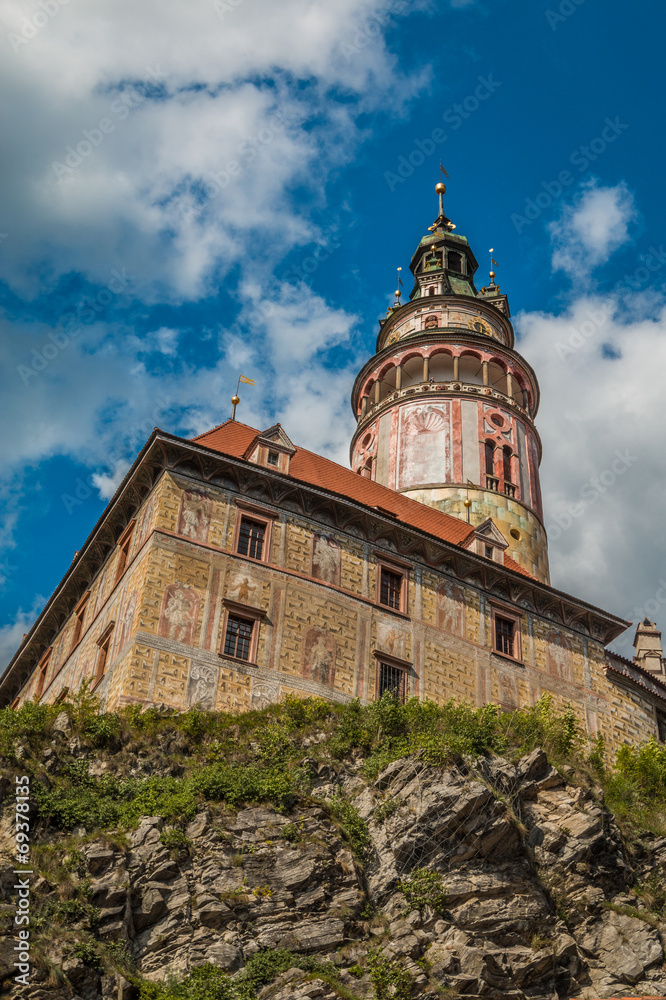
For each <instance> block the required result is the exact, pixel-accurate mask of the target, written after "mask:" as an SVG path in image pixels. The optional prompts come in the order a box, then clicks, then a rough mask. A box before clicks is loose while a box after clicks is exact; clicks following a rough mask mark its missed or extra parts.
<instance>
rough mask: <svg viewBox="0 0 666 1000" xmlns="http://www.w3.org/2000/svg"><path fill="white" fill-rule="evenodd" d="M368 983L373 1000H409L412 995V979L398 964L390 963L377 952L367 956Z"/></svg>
mask: <svg viewBox="0 0 666 1000" xmlns="http://www.w3.org/2000/svg"><path fill="white" fill-rule="evenodd" d="M368 968H369V969H370V982H371V983H372V986H373V989H374V991H375V1000H409V998H410V997H411V995H412V977H411V976H410V975H409V973H408V972H407V970H406V969H403V967H402V966H401V965H400V963H399V962H396V961H391V960H390V959H388V958H386V957H385V956H384V955H382V954H381V953H380V952H378V951H371V952H370V953H369V955H368Z"/></svg>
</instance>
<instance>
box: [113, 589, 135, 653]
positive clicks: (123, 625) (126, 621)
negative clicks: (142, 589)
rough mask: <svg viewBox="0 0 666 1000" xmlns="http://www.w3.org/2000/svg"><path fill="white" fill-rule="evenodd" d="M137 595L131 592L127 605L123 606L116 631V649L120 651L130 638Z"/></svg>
mask: <svg viewBox="0 0 666 1000" xmlns="http://www.w3.org/2000/svg"><path fill="white" fill-rule="evenodd" d="M136 601H137V593H136V590H133V591H132V593H131V594H130V596H129V598H128V601H127V604H126V605H125V610H124V611H123V615H122V618H121V620H120V622H119V623H118V624H119V631H118V645H117V647H116V648H117V649H118V650H119V651H120V650H121V649H124V648H125V646H126V644H127V643H128V642H129V640H130V638H131V636H132V625H133V623H134V612H135V610H136Z"/></svg>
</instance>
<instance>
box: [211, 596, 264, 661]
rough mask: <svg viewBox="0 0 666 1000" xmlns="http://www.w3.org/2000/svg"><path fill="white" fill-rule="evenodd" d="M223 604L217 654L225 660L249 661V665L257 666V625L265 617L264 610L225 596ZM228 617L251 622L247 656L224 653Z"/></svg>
mask: <svg viewBox="0 0 666 1000" xmlns="http://www.w3.org/2000/svg"><path fill="white" fill-rule="evenodd" d="M222 604H223V606H224V616H223V618H222V623H221V628H220V633H219V634H220V642H219V647H218V651H217V652H218V656H221V657H223V658H224V659H225V660H233V661H234V663H249V664H250V665H251V666H257V648H258V646H259V626H260V623H261V621H262V620H263V619H264V618H265V617H266V612H265V611H264V610H263V609H262V608H254V607H252V605H248V604H241V603H240V602H239V601H231V600H229V599H228V598H225V599H224V600H223V602H222ZM230 618H238V619H241V620H244V621H246V622H251V624H252V634H251V636H250V647H249V650H248V658H247V659H244V658H243V657H242V656H231V655H230V654H229V653H225V651H224V647H225V645H226V641H227V628H228V625H229V619H230Z"/></svg>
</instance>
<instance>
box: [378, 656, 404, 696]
mask: <svg viewBox="0 0 666 1000" xmlns="http://www.w3.org/2000/svg"><path fill="white" fill-rule="evenodd" d="M406 681H407V672H406V670H404V669H403V667H396V666H394V665H393V664H392V663H384V661H383V660H380V661H379V683H378V685H377V697H378V698H381V697H382V695H383V694H386V692H387V691H388V692H390V693H391V694H393V695H395V697H396V698H397V699H398V701H399V702H404V700H405V694H406V690H407V683H406Z"/></svg>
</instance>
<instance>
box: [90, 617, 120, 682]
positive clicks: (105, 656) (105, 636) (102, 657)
mask: <svg viewBox="0 0 666 1000" xmlns="http://www.w3.org/2000/svg"><path fill="white" fill-rule="evenodd" d="M114 625H115V622H111V624H110V625H107V627H106V629H105V630H104V632H102V634H101V636H100V638H99V639H98V640H97V645H98V646H99V649H98V651H97V663H96V664H95V676H94V678H93V683H92V689H91V690H93V691H94V690H95V688H96V687H97V685H98V684H101V682H102V680H103V679H104V675H105V673H106V668H107V664H108V660H109V652H110V650H111V636H112V635H113V626H114Z"/></svg>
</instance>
